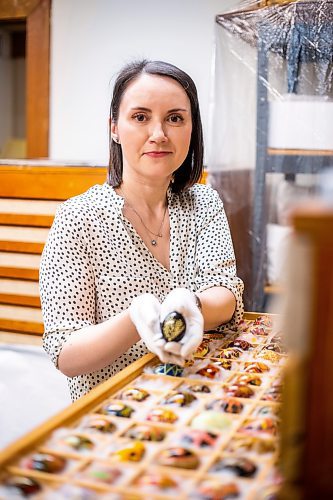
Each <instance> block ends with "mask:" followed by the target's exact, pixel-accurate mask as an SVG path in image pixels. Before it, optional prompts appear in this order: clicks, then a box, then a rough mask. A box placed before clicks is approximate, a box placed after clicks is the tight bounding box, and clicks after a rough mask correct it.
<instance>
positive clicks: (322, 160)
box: [252, 1, 333, 311]
mask: <svg viewBox="0 0 333 500" xmlns="http://www.w3.org/2000/svg"><path fill="white" fill-rule="evenodd" d="M316 3H317V4H319V3H321V4H322V3H323V2H306V1H302V2H295V4H294V5H290V6H289V8H290V9H291V8H292V9H293V12H292V14H293V23H292V27H291V28H290V29H297V26H298V23H303V24H304V22H305V21H306V22H307V23H309V25H313V26H315V23H316V22H317V19H316V17H312V16H309V15H307V11H308V10H309V9H310V12H311V10H312V9H315V8H316V5H315V4H316ZM283 8H284V7H283V6H274V7H272V8H270V9H271V10H272V15H268V14H267V16H265V18H264V19H265V22H263V23H260V22H259V24H258V29H257V36H258V39H257V50H258V70H257V150H256V169H255V190H254V204H253V246H252V248H253V252H252V255H253V273H254V280H253V283H254V290H253V310H257V311H261V310H262V309H263V307H264V303H265V281H266V222H267V220H266V214H265V208H266V204H265V196H266V174H268V173H280V174H284V175H285V176H286V178H289V179H290V178H294V176H295V175H296V174H300V173H302V174H314V173H317V172H319V171H320V170H322V169H324V168H326V167H329V166H332V165H333V150H332V151H330V150H313V149H302V150H300V149H274V148H270V147H269V145H268V130H269V99H268V81H269V75H268V70H269V54H270V52H271V51H274V52H278V53H280V54H283V55H284V57H286V54H287V47H286V46H283V44H287V43H288V41H289V42H290V39H289V38H288V37H283V36H276V33H277V31H278V30H279V29H281V30H282V29H285V26H284V25H283V24H281V27H279V16H276V15H273V14H274V13H273V9H274V11H275V14H276V13H278V11H279V9H283ZM324 9H325V12H326V11H327V12H326V14H327V15H326V16H325V15H324V14H325V13H324V12H322V14H323V17H322V18H323V19H324V20H325V21H323V23H329V22H332V20H333V2H330V1H328V2H327V3H326V5H325V6H324ZM266 10H267V9H266ZM310 32H311V30H310ZM312 33H313V36H318V33H317V32H316V30H313V31H312ZM272 40H273V42H272ZM276 40H279V43H280V45H277V42H276ZM302 42H303V40H302V41H301V43H302ZM305 43H307V44H311V43H313V46H315V43H316V40H311V39H309V38H306V40H305ZM331 50H332V54H331V57H332V58H333V44H332V49H331ZM318 53H319V49H318ZM313 54H314V52H312V55H313ZM302 62H304V61H302ZM311 62H316V59H315V58H312V61H311ZM288 64H289V61H288ZM293 71H295V69H294V70H293ZM291 72H292V71H291V70H290V71H289V72H288V73H289V75H290V73H291ZM293 76H294V80H295V81H294V82H293V90H294V91H295V90H296V87H297V75H296V77H295V75H293Z"/></svg>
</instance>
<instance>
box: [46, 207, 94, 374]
mask: <svg viewBox="0 0 333 500" xmlns="http://www.w3.org/2000/svg"><path fill="white" fill-rule="evenodd" d="M80 218H81V215H80V214H79V213H78V211H77V210H75V209H74V210H73V208H70V206H68V205H66V203H65V204H63V205H61V207H60V208H59V209H58V211H57V214H56V217H55V220H54V222H53V225H52V227H51V229H50V231H49V234H48V239H47V242H46V245H45V247H44V250H43V254H42V260H41V266H40V283H39V284H40V295H41V303H42V313H43V320H44V336H43V347H44V349H45V351H46V352H47V353H48V354H49V355H50V357H51V359H52V361H53V363H54V364H55V366H56V367H58V358H59V354H60V351H61V349H62V347H63V345H64V343H65V342H66V341H67V340H68V338H69V337H70V335H71V334H72V333H73V332H74V331H75V330H79V329H81V328H83V327H85V326H88V325H92V324H95V282H94V275H93V271H92V267H91V265H90V260H89V255H88V250H87V245H86V243H85V240H84V237H83V229H82V227H80V226H82V224H81V223H80Z"/></svg>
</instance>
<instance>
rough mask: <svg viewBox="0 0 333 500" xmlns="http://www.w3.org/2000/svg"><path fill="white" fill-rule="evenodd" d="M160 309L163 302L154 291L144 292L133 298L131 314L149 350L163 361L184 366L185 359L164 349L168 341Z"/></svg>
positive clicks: (130, 308)
mask: <svg viewBox="0 0 333 500" xmlns="http://www.w3.org/2000/svg"><path fill="white" fill-rule="evenodd" d="M160 309H161V304H160V303H159V301H158V300H157V298H156V297H155V296H154V295H153V294H152V293H144V294H143V295H139V296H138V297H135V299H133V301H132V303H131V305H130V307H129V315H130V318H131V320H132V322H133V324H134V326H135V328H136V329H137V332H138V334H139V335H140V337H141V338H142V340H143V341H144V343H145V344H146V346H147V348H148V349H149V351H151V352H153V353H154V354H156V355H157V356H158V357H159V358H160V360H161V361H162V363H173V364H176V365H179V366H183V365H184V359H182V358H181V357H180V356H178V355H175V354H173V353H172V352H167V351H165V350H164V346H165V345H166V341H165V339H164V338H163V335H162V330H161V325H160Z"/></svg>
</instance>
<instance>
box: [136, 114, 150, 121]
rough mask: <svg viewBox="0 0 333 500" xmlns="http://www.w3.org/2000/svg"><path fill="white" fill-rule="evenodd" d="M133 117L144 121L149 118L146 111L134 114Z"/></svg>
mask: <svg viewBox="0 0 333 500" xmlns="http://www.w3.org/2000/svg"><path fill="white" fill-rule="evenodd" d="M133 118H134V120H136V121H137V122H144V121H146V120H147V117H146V115H145V114H144V113H135V115H133Z"/></svg>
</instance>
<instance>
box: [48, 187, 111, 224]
mask: <svg viewBox="0 0 333 500" xmlns="http://www.w3.org/2000/svg"><path fill="white" fill-rule="evenodd" d="M114 196H115V194H114V191H113V190H112V188H110V186H108V185H107V184H96V185H95V186H92V187H91V188H89V189H88V190H87V191H85V192H84V193H82V194H79V195H77V196H73V197H72V198H69V199H68V200H66V201H65V202H63V203H61V204H60V205H59V207H58V210H57V213H56V219H59V218H60V219H62V218H65V219H66V220H73V219H75V220H76V221H77V222H79V221H82V222H83V221H85V220H87V219H94V218H96V217H98V213H99V211H100V210H103V209H104V208H105V207H108V208H109V209H110V208H112V197H114Z"/></svg>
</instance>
